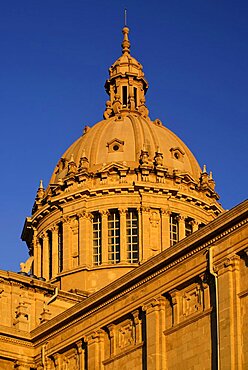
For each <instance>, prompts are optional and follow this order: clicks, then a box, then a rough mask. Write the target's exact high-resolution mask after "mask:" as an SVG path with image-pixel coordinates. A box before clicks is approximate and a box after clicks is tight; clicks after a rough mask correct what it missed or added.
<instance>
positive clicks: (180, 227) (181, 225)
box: [177, 215, 185, 240]
mask: <svg viewBox="0 0 248 370" xmlns="http://www.w3.org/2000/svg"><path fill="white" fill-rule="evenodd" d="M177 220H178V230H179V236H178V240H182V239H184V238H185V217H184V216H182V215H179V216H178V217H177Z"/></svg>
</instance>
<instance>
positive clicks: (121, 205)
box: [22, 27, 222, 292]
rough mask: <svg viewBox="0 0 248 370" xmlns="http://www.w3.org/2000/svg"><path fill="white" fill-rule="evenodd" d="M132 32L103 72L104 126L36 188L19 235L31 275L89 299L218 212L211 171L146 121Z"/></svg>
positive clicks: (73, 149) (96, 127) (142, 79)
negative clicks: (132, 51) (30, 260)
mask: <svg viewBox="0 0 248 370" xmlns="http://www.w3.org/2000/svg"><path fill="white" fill-rule="evenodd" d="M128 32H129V30H128V28H127V27H124V28H123V35H124V39H123V42H122V56H121V57H120V58H118V59H117V61H116V62H115V63H114V64H113V65H112V66H111V67H110V69H109V78H108V80H107V81H106V84H105V89H106V92H107V93H108V95H109V100H107V102H106V109H105V111H104V113H103V120H102V121H100V122H98V123H97V124H95V125H94V126H92V127H91V128H90V127H88V126H86V127H85V128H84V132H83V135H82V136H81V137H80V138H79V139H78V140H77V141H75V142H74V143H73V144H72V145H71V146H70V147H69V148H68V149H67V150H66V152H65V153H64V154H63V155H62V157H61V158H60V159H59V161H58V163H57V165H56V167H55V169H54V172H53V174H52V177H51V180H50V183H49V184H48V186H47V188H46V189H45V188H44V187H43V184H42V182H41V183H40V186H39V188H38V191H37V194H36V198H35V202H34V206H33V209H32V215H31V217H28V218H27V219H26V222H25V225H24V229H23V233H22V239H23V240H25V241H26V243H27V245H28V248H29V252H30V256H32V257H33V270H32V271H33V274H34V275H36V276H38V277H40V278H42V279H46V280H49V281H51V282H53V283H56V284H57V285H59V286H60V288H62V289H64V290H71V289H77V288H78V287H79V286H80V289H82V290H84V291H87V292H94V291H96V290H98V289H100V288H102V287H103V286H105V285H107V284H108V283H110V282H111V281H113V280H115V279H117V278H118V277H120V276H122V275H124V274H125V273H127V272H129V271H131V270H132V269H134V268H135V267H137V266H138V265H139V264H141V263H143V262H144V261H146V260H148V259H149V258H151V257H152V256H154V255H155V254H157V253H160V252H161V251H163V250H165V249H167V248H170V247H173V246H174V245H175V244H176V243H177V242H178V241H179V240H181V239H183V238H184V237H186V236H188V235H190V234H191V233H192V232H194V231H196V230H197V229H199V228H201V227H203V226H204V225H206V224H207V223H208V222H210V221H212V220H213V219H214V218H216V217H217V216H218V215H219V214H220V213H221V212H222V207H221V205H220V204H219V203H218V198H219V197H218V194H217V193H216V192H215V182H214V180H213V177H212V174H211V172H210V173H209V174H208V173H207V170H206V167H205V166H204V168H203V170H201V169H200V166H199V164H198V163H197V160H196V159H195V157H194V156H193V154H192V153H191V151H190V150H189V149H188V147H187V146H186V145H185V144H184V143H183V142H182V141H181V140H180V139H179V138H178V137H177V136H176V135H175V134H174V133H173V132H171V131H170V130H169V129H168V128H166V127H164V125H163V124H162V122H161V121H160V120H159V119H155V120H151V119H150V117H149V110H148V108H147V106H146V104H145V103H146V101H145V95H146V91H147V89H148V83H147V81H146V80H145V77H144V72H143V69H142V65H141V64H140V63H139V62H138V61H137V60H136V59H135V58H133V57H132V56H131V55H130V42H129V39H128Z"/></svg>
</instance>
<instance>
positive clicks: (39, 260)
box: [35, 237, 43, 277]
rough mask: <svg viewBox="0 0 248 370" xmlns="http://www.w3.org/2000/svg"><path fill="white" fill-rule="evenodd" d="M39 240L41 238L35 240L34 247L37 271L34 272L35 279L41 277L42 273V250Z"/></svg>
mask: <svg viewBox="0 0 248 370" xmlns="http://www.w3.org/2000/svg"><path fill="white" fill-rule="evenodd" d="M39 239H42V238H41V237H39V238H37V241H36V246H37V270H36V272H35V275H36V276H37V277H41V271H42V267H41V265H42V263H43V261H42V254H41V248H43V247H42V246H41V244H40V240H39Z"/></svg>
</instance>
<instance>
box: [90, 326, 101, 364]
mask: <svg viewBox="0 0 248 370" xmlns="http://www.w3.org/2000/svg"><path fill="white" fill-rule="evenodd" d="M87 341H88V370H104V365H103V361H104V332H103V331H102V330H98V331H96V332H94V333H93V334H90V335H89V337H88V340H87Z"/></svg>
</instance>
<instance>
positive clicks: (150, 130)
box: [51, 113, 201, 184]
mask: <svg viewBox="0 0 248 370" xmlns="http://www.w3.org/2000/svg"><path fill="white" fill-rule="evenodd" d="M142 151H147V152H148V161H149V162H151V163H152V162H153V161H154V157H155V156H156V153H161V155H162V157H163V166H164V167H165V168H167V169H168V172H170V173H173V171H174V170H177V171H179V173H187V174H189V175H190V176H191V177H192V178H193V179H194V180H195V181H196V182H198V181H199V178H200V173H201V169H200V167H199V165H198V163H197V161H196V159H195V157H194V156H193V154H192V153H191V151H190V150H189V149H188V147H187V146H186V145H185V144H184V143H183V142H182V140H180V139H179V138H178V137H177V136H176V135H175V134H174V133H173V132H171V131H170V130H169V129H168V128H166V127H164V126H163V125H162V122H161V121H160V120H155V121H151V120H150V119H149V118H144V117H142V116H141V115H139V114H131V113H130V114H126V115H124V116H123V115H120V116H113V117H111V118H108V119H107V120H103V121H101V122H98V123H97V124H96V125H95V126H93V127H92V128H89V127H86V129H85V132H84V134H83V135H82V136H81V137H80V138H79V139H78V140H77V141H75V142H74V143H73V144H72V145H71V146H70V147H69V148H68V149H67V151H66V152H65V153H64V155H63V156H62V159H61V160H60V161H59V163H58V165H57V167H56V168H55V171H54V173H53V175H52V178H51V183H52V184H54V183H57V182H58V181H59V179H63V178H64V177H65V176H66V174H67V165H66V163H69V162H70V160H73V161H74V162H75V164H76V166H77V167H79V166H80V160H81V159H82V158H87V159H88V171H89V172H91V173H96V172H97V171H98V170H99V169H101V168H102V166H104V165H106V164H109V163H113V162H119V163H123V164H125V165H126V166H128V167H129V168H130V169H131V170H132V169H135V168H138V167H139V164H140V156H141V152H142Z"/></svg>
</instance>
